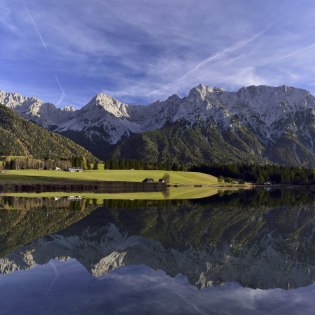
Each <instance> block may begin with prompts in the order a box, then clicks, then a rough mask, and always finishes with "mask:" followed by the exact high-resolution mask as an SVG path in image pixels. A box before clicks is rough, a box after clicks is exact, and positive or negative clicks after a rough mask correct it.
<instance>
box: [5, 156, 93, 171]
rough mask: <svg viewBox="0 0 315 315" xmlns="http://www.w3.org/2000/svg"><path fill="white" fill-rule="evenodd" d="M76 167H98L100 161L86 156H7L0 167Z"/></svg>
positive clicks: (65, 168) (7, 168)
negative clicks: (56, 157)
mask: <svg viewBox="0 0 315 315" xmlns="http://www.w3.org/2000/svg"><path fill="white" fill-rule="evenodd" d="M71 167H76V168H82V169H83V170H87V169H98V161H90V160H87V159H86V158H85V157H77V156H74V157H72V158H71V159H56V160H52V159H44V160H41V159H34V158H31V157H23V156H21V157H6V158H4V160H3V161H2V163H1V164H0V169H5V170H16V169H22V170H23V169H24V170H25V169H35V170H55V169H56V168H60V169H61V170H67V169H68V168H71Z"/></svg>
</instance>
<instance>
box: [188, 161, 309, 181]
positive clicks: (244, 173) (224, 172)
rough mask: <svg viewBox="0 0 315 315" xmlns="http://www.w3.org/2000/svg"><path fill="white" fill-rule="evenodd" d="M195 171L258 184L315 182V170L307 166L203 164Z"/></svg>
mask: <svg viewBox="0 0 315 315" xmlns="http://www.w3.org/2000/svg"><path fill="white" fill-rule="evenodd" d="M190 171H193V172H202V173H207V174H211V175H214V176H217V177H219V180H225V181H230V180H231V179H239V180H243V181H248V182H254V183H257V184H263V183H266V182H268V181H269V182H271V183H272V184H286V185H287V184H293V185H299V184H315V170H314V169H309V168H305V167H293V166H292V167H286V166H280V165H273V164H267V165H257V164H242V163H235V164H209V165H206V164H203V165H196V166H193V167H191V168H190Z"/></svg>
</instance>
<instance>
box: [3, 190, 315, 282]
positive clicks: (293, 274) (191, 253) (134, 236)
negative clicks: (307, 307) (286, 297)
mask: <svg viewBox="0 0 315 315" xmlns="http://www.w3.org/2000/svg"><path fill="white" fill-rule="evenodd" d="M109 204H110V208H109V207H107V206H108V205H109ZM148 205H149V206H148ZM134 206H135V204H134V203H133V202H132V201H129V202H124V204H123V207H124V208H121V207H120V204H119V203H118V201H115V202H112V201H111V202H104V206H103V207H101V208H99V209H97V210H96V211H94V212H92V213H91V214H90V215H88V216H86V217H85V218H84V219H82V220H81V221H79V222H77V223H75V224H73V225H72V226H70V227H68V228H66V229H64V230H63V231H60V232H57V233H55V234H51V235H49V236H47V237H43V238H40V239H39V240H37V241H33V242H31V243H30V244H28V245H26V246H22V247H20V248H19V249H18V250H16V251H13V252H12V253H11V254H10V255H8V256H7V257H5V258H3V259H1V262H0V269H1V272H2V273H10V272H12V271H14V270H18V269H28V268H31V267H33V266H34V265H35V264H36V263H38V264H44V263H47V262H48V261H49V260H50V259H52V258H55V257H58V258H60V259H66V258H68V257H72V258H75V259H77V260H78V261H79V262H80V263H81V264H83V265H84V266H85V267H86V268H87V269H88V270H89V271H90V272H91V273H92V274H93V275H94V276H97V277H98V276H102V275H104V274H106V273H107V272H109V271H110V270H112V269H114V268H117V267H119V266H122V265H134V264H145V265H147V266H150V267H152V268H154V269H162V270H164V271H165V272H166V273H168V274H169V275H171V276H175V275H177V274H179V273H181V274H184V275H186V276H187V277H188V279H189V281H190V282H191V283H192V284H194V285H196V286H199V287H204V286H209V285H212V284H219V283H222V282H234V281H236V282H239V283H241V284H242V285H244V286H249V287H254V288H257V287H258V288H273V287H280V288H292V287H300V286H306V285H308V284H311V283H312V282H313V281H314V278H315V260H314V255H315V247H314V245H313V244H315V242H314V241H315V239H314V237H315V235H314V231H315V206H314V196H313V195H312V193H309V192H307V193H305V192H301V191H297V192H296V191H286V192H283V191H282V192H280V191H275V192H271V193H270V192H266V191H260V192H259V191H258V192H257V191H256V192H255V191H252V192H245V193H243V194H235V193H234V194H231V195H225V196H221V197H220V196H217V197H211V198H209V199H207V200H199V201H186V202H183V201H182V202H175V203H172V202H169V203H168V204H167V205H166V204H163V205H161V204H159V203H154V202H149V203H148V202H147V206H144V204H143V206H141V205H140V203H139V204H138V206H137V207H134ZM132 208H134V209H132ZM39 222H40V221H39Z"/></svg>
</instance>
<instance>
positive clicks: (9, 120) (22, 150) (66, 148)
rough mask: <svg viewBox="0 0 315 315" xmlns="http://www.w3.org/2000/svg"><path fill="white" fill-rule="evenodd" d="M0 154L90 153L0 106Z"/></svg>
mask: <svg viewBox="0 0 315 315" xmlns="http://www.w3.org/2000/svg"><path fill="white" fill-rule="evenodd" d="M0 138H1V142H0V155H26V156H32V157H35V158H46V157H48V156H51V157H52V158H70V157H72V156H85V157H87V158H93V156H92V154H91V153H90V152H88V151H86V150H85V149H84V148H82V147H80V146H79V145H78V144H76V143H74V142H73V141H71V140H69V139H67V138H65V137H63V136H61V135H58V134H56V133H53V132H50V131H48V130H46V129H44V128H41V127H39V126H37V125H36V124H34V123H32V122H29V121H27V120H25V119H23V118H21V117H20V116H18V115H17V114H16V113H14V112H13V111H12V110H10V109H8V108H6V107H5V106H2V105H0Z"/></svg>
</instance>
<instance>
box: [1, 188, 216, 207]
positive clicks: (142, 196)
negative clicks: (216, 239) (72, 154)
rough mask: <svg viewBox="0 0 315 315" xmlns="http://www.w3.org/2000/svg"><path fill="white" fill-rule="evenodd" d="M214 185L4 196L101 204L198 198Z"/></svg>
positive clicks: (209, 190) (210, 192) (211, 192)
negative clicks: (73, 198)
mask: <svg viewBox="0 0 315 315" xmlns="http://www.w3.org/2000/svg"><path fill="white" fill-rule="evenodd" d="M218 191H219V190H218V188H215V187H180V188H177V187H171V188H170V189H168V191H167V193H161V192H149V193H141V192H140V193H117V194H103V193H101V194H97V193H84V192H82V193H63V192H44V193H38V194H37V193H6V194H5V195H6V196H16V197H28V198H40V197H42V198H45V197H69V196H80V197H82V198H88V199H96V200H97V204H102V203H103V200H105V199H112V200H174V199H177V200H178V199H198V198H205V197H210V196H213V195H215V194H217V193H218Z"/></svg>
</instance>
